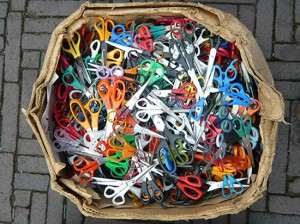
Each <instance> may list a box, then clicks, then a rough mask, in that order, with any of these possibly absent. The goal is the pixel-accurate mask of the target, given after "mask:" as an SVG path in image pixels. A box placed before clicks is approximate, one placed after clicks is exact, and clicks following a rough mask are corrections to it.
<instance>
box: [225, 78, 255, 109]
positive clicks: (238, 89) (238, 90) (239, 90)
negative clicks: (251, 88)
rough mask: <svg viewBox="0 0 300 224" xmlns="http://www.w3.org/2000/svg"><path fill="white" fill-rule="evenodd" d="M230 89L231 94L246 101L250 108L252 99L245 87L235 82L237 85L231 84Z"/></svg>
mask: <svg viewBox="0 0 300 224" xmlns="http://www.w3.org/2000/svg"><path fill="white" fill-rule="evenodd" d="M229 89H230V93H231V94H233V95H234V96H237V97H239V98H241V99H242V100H244V101H246V102H247V103H248V105H247V107H248V106H249V104H250V103H252V99H250V97H249V96H247V94H246V92H245V90H244V87H243V86H242V85H241V84H240V83H238V82H235V83H232V84H230V88H229Z"/></svg>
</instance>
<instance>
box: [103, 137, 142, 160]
mask: <svg viewBox="0 0 300 224" xmlns="http://www.w3.org/2000/svg"><path fill="white" fill-rule="evenodd" d="M107 144H108V149H107V150H106V151H105V152H106V156H107V157H108V158H109V159H110V160H112V161H114V162H120V161H122V160H125V159H127V158H131V157H132V156H133V155H134V152H135V150H136V148H134V147H132V146H131V145H130V144H129V143H128V142H127V141H126V140H125V139H124V138H122V137H121V136H111V137H109V138H108V139H107ZM117 153H119V154H120V156H119V157H118V158H114V157H112V155H115V154H117Z"/></svg>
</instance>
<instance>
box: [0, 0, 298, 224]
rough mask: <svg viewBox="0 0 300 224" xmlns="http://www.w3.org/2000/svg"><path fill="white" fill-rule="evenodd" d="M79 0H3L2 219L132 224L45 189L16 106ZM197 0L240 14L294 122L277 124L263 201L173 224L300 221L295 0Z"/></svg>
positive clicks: (41, 166)
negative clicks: (99, 216) (83, 210)
mask: <svg viewBox="0 0 300 224" xmlns="http://www.w3.org/2000/svg"><path fill="white" fill-rule="evenodd" d="M98 2H102V1H98ZM103 2H105V1H103ZM110 2H130V0H116V1H110ZM81 3H83V1H70V0H69V1H54V0H52V1H38V0H0V77H1V78H0V99H1V104H0V110H1V117H0V122H1V126H0V127H1V128H0V133H1V134H0V137H1V145H2V152H1V154H0V164H1V169H0V176H1V179H0V223H16V224H17V223H22V224H26V223H33V224H42V223H47V224H51V223H55V224H59V223H68V224H69V223H72V224H76V223H84V224H92V223H116V224H125V223H129V222H128V221H116V220H110V221H109V220H102V221H101V220H96V219H92V218H87V217H83V216H82V215H81V214H80V213H79V211H78V209H77V208H76V207H75V206H74V204H73V203H71V202H70V201H69V200H68V199H66V198H63V197H62V196H60V195H59V194H58V193H56V192H54V191H52V190H51V189H50V187H49V175H48V171H47V166H46V163H45V160H44V158H43V155H42V152H41V150H40V147H39V145H38V143H37V141H36V140H35V138H34V136H33V133H32V131H31V129H30V127H29V126H28V124H27V123H26V121H25V119H24V116H23V115H22V113H21V112H20V109H21V108H22V107H25V108H27V107H28V104H29V98H30V95H31V86H32V84H33V83H34V81H35V80H36V78H37V76H38V74H39V71H40V69H41V66H42V63H43V58H44V55H45V51H46V48H47V45H48V42H49V39H50V34H51V32H52V30H53V29H54V28H55V27H56V26H57V25H58V24H59V23H60V22H61V21H62V20H63V19H65V18H66V17H67V16H68V15H69V14H70V13H72V12H73V11H75V10H76V9H77V8H78V7H79V5H80V4H81ZM202 3H204V4H206V5H210V6H213V7H216V8H219V9H221V10H224V11H226V12H229V13H231V14H233V15H234V16H236V17H238V18H239V19H240V20H241V21H242V22H243V23H244V24H245V25H246V26H247V27H248V28H249V30H251V31H252V33H253V34H254V35H255V37H256V40H257V41H258V43H259V45H260V47H261V49H262V50H263V52H264V55H265V57H266V58H267V60H268V63H269V66H270V68H271V70H272V73H273V76H274V79H275V81H276V87H277V88H278V89H279V90H280V91H281V92H282V93H283V96H284V98H285V109H286V110H285V111H286V114H285V117H286V121H288V122H290V123H291V124H292V125H291V126H289V125H282V124H281V125H280V129H279V135H278V144H277V153H276V156H275V160H274V163H273V172H272V174H271V176H270V179H269V183H268V191H267V192H265V196H264V197H263V198H262V199H260V200H259V201H258V202H257V203H255V204H254V205H252V206H251V207H250V208H248V209H247V210H245V211H242V212H241V213H239V214H236V215H225V216H221V217H219V218H216V219H212V220H194V221H178V222H174V223H177V224H179V223H180V224H181V223H182V224H185V223H194V224H209V223H210V224H218V223H224V224H227V223H228V224H229V223H230V224H246V223H250V224H256V223H264V224H269V223H272V224H279V223H285V224H292V223H300V177H299V174H300V166H299V161H300V153H299V148H300V135H299V132H300V121H299V118H298V119H297V117H296V110H298V114H299V106H300V91H299V89H300V69H299V68H300V0H203V1H202ZM297 133H298V134H297ZM130 223H133V222H130ZM170 223H171V222H170Z"/></svg>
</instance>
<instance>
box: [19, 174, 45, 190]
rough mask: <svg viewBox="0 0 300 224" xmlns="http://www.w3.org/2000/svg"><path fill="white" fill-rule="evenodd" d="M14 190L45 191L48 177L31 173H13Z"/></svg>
mask: <svg viewBox="0 0 300 224" xmlns="http://www.w3.org/2000/svg"><path fill="white" fill-rule="evenodd" d="M14 184H15V189H23V190H35V191H47V190H48V185H49V176H48V175H41V174H31V173H15V180H14Z"/></svg>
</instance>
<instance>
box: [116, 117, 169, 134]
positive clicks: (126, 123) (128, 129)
mask: <svg viewBox="0 0 300 224" xmlns="http://www.w3.org/2000/svg"><path fill="white" fill-rule="evenodd" d="M113 131H114V133H115V134H123V135H134V134H138V133H139V134H144V135H149V136H153V137H156V138H165V137H164V136H162V135H160V134H157V133H156V132H153V131H151V130H149V129H148V128H144V127H142V126H140V125H139V124H138V123H137V122H136V121H135V120H134V119H133V117H132V115H131V114H128V115H127V117H126V118H125V119H120V118H119V119H117V120H116V121H115V122H114V124H113Z"/></svg>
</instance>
